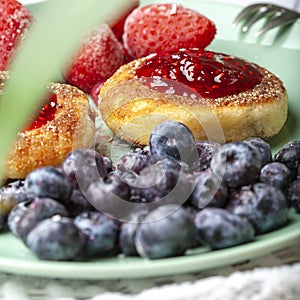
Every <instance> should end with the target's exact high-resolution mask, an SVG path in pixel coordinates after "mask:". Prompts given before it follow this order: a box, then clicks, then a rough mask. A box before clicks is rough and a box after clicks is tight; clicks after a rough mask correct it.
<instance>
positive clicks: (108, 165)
mask: <svg viewBox="0 0 300 300" xmlns="http://www.w3.org/2000/svg"><path fill="white" fill-rule="evenodd" d="M102 158H103V162H104V166H105V169H106V173H107V174H108V173H111V172H114V171H115V166H114V163H113V161H112V160H111V159H110V158H109V157H107V156H102ZM105 176H106V175H105V173H104V174H102V177H105Z"/></svg>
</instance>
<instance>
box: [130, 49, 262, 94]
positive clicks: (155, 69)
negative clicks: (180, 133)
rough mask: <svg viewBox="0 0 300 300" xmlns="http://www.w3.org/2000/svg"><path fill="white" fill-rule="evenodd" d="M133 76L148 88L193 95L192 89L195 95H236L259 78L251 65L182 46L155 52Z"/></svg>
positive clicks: (254, 83) (240, 60)
mask: <svg viewBox="0 0 300 300" xmlns="http://www.w3.org/2000/svg"><path fill="white" fill-rule="evenodd" d="M136 75H137V76H138V77H139V78H141V79H143V80H144V82H145V84H146V85H147V86H148V87H150V88H151V89H155V90H157V91H159V92H166V93H169V94H174V95H180V96H192V97H193V98H195V97H196V95H195V94H194V93H195V92H196V94H198V95H200V96H197V98H199V97H204V98H218V97H225V96H229V95H234V94H238V93H240V92H243V91H246V90H249V89H251V88H253V87H254V86H255V85H256V84H258V83H260V82H261V79H262V74H261V73H260V72H259V71H258V70H257V68H256V66H255V65H254V64H251V63H249V62H246V61H244V60H242V59H240V58H237V57H233V56H229V55H226V54H222V53H216V52H211V51H203V50H200V49H189V50H186V49H182V50H179V51H178V52H175V53H168V54H164V55H162V56H158V55H157V54H155V55H153V56H152V57H151V58H149V59H148V60H146V61H145V62H143V63H142V64H141V66H140V67H138V68H137V70H136ZM174 81H176V82H180V83H182V84H184V85H186V86H187V87H188V89H187V90H186V89H182V85H178V84H174V83H175V82H174ZM187 91H189V92H187Z"/></svg>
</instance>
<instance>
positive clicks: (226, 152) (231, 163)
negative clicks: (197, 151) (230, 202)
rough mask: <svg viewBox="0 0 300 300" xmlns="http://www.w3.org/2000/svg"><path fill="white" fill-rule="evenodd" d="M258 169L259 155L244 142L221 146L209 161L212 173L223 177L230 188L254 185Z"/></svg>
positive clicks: (259, 165) (259, 163) (259, 166)
mask: <svg viewBox="0 0 300 300" xmlns="http://www.w3.org/2000/svg"><path fill="white" fill-rule="evenodd" d="M260 168H261V155H260V153H259V152H258V150H257V149H256V148H255V147H253V146H251V145H249V144H248V143H245V142H232V143H228V144H224V145H222V146H221V147H220V148H219V150H218V151H217V152H216V153H215V155H214V156H213V158H212V160H211V170H212V172H213V173H215V174H218V175H219V176H221V177H223V179H224V180H225V182H226V184H227V185H228V187H230V188H237V187H241V186H243V185H248V184H252V183H254V182H255V181H256V180H257V178H258V176H259V172H260Z"/></svg>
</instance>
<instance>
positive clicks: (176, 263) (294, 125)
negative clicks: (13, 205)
mask: <svg viewBox="0 0 300 300" xmlns="http://www.w3.org/2000/svg"><path fill="white" fill-rule="evenodd" d="M151 2H152V3H153V2H162V1H142V3H151ZM163 2H171V1H166V0H165V1H163ZM176 2H180V1H176ZM181 2H182V3H183V4H184V5H186V6H189V7H191V8H194V9H196V10H198V11H200V12H201V13H203V14H204V15H206V16H207V17H209V18H210V19H212V20H214V21H215V23H216V25H217V29H218V33H217V36H216V39H215V40H214V42H213V43H212V44H211V45H210V47H209V48H210V49H212V50H215V51H219V52H224V53H229V54H233V55H237V56H241V57H244V58H246V59H249V60H252V61H255V62H256V63H258V64H260V65H262V66H264V67H267V68H268V69H269V70H270V71H272V72H274V73H275V74H277V75H278V76H279V77H280V78H281V79H282V81H283V82H284V84H285V86H286V88H287V91H288V94H289V117H288V121H287V123H286V125H285V126H284V128H283V129H282V131H281V132H280V133H279V134H278V135H277V136H276V137H275V138H273V139H272V140H271V145H272V150H273V152H276V151H277V150H278V149H279V148H280V147H282V146H283V145H284V144H285V143H287V142H288V141H290V140H296V139H297V140H299V139H300V105H299V103H300V97H299V95H298V94H299V86H298V85H299V78H300V68H299V63H300V51H299V50H300V41H299V36H300V23H299V22H297V23H295V24H294V25H293V26H291V27H289V28H287V29H285V30H283V31H280V32H279V31H278V30H273V31H272V32H269V33H268V34H267V35H266V36H264V37H262V38H261V39H256V38H255V37H254V35H253V30H254V29H255V28H257V27H256V26H255V27H254V28H253V30H251V31H250V32H249V33H248V34H247V35H241V34H240V33H239V32H238V31H232V29H231V21H232V20H233V19H234V17H235V15H236V14H237V13H238V11H239V10H240V7H238V6H234V5H225V4H217V3H214V2H213V3H212V2H205V1H194V0H193V1H181ZM40 5H43V4H33V5H30V6H29V7H30V9H32V11H33V12H34V14H36V15H37V17H38V10H39V7H40ZM259 25H261V24H258V26H259ZM299 241H300V215H296V214H295V213H293V212H291V222H290V223H289V224H288V225H287V226H285V227H284V228H281V229H279V230H276V231H273V232H271V233H268V234H264V235H260V236H257V237H256V239H255V240H254V241H253V242H251V243H247V244H244V245H240V246H236V247H232V248H228V249H223V250H218V251H211V250H210V249H209V248H206V247H202V248H198V249H194V250H193V251H190V252H188V253H187V254H186V255H185V256H182V257H175V258H167V259H159V260H147V259H142V258H138V257H134V258H127V257H121V256H120V257H115V258H109V259H99V260H95V261H89V262H49V261H41V260H38V259H37V258H36V257H35V256H34V255H33V254H32V253H31V252H30V251H29V250H28V249H27V248H26V247H25V246H24V245H23V244H22V242H21V241H20V240H19V239H17V238H15V237H14V236H13V235H11V234H10V233H5V234H1V235H0V271H2V272H8V273H15V274H24V275H34V276H43V277H55V278H74V279H75V278H77V279H111V278H141V277H151V276H163V275H171V274H180V273H187V272H193V271H200V270H205V269H209V268H215V267H221V266H225V265H230V264H233V263H238V262H241V261H244V260H246V259H251V258H255V257H258V256H262V255H266V254H269V253H271V252H273V251H276V250H279V249H283V248H285V247H288V246H289V245H292V244H295V243H297V242H299Z"/></svg>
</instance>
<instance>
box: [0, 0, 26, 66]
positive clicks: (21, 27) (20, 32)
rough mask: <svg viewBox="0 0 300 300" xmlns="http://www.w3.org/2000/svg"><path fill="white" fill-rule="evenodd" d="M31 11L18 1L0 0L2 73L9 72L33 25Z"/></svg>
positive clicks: (0, 59)
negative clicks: (20, 46) (14, 56)
mask: <svg viewBox="0 0 300 300" xmlns="http://www.w3.org/2000/svg"><path fill="white" fill-rule="evenodd" d="M31 19H32V16H31V13H30V11H29V10H28V9H27V8H26V7H25V6H23V5H22V4H21V3H19V2H18V1H16V0H0V71H3V70H7V69H8V67H9V64H10V62H11V58H12V56H13V54H14V52H15V51H16V49H17V47H18V44H19V43H20V42H21V41H22V40H23V38H24V37H25V35H26V31H27V30H28V27H29V25H30V23H31Z"/></svg>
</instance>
